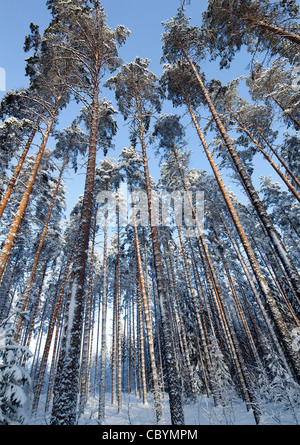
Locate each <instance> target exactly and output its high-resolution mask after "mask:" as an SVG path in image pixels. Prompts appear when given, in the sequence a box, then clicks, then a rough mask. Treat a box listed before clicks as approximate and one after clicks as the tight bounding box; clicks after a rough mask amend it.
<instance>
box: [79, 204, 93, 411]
mask: <svg viewBox="0 0 300 445" xmlns="http://www.w3.org/2000/svg"><path fill="white" fill-rule="evenodd" d="M96 224H97V206H96V209H95V215H94V223H93V230H92V232H93V233H92V245H91V252H90V261H89V263H90V272H89V280H88V292H87V294H88V295H87V305H86V311H85V321H84V332H83V345H82V359H81V370H80V373H81V382H80V413H81V414H82V413H83V412H84V408H85V405H86V403H87V400H88V381H89V379H88V377H89V373H88V368H89V366H88V363H89V353H90V347H91V346H90V334H91V330H92V327H91V323H92V320H91V318H92V317H91V310H92V290H93V272H94V252H95V237H96Z"/></svg>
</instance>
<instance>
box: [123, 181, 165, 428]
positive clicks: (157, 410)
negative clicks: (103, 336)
mask: <svg viewBox="0 0 300 445" xmlns="http://www.w3.org/2000/svg"><path fill="white" fill-rule="evenodd" d="M130 193H131V201H132V216H133V226H134V237H135V247H136V256H137V267H138V274H139V281H140V287H141V294H142V303H143V308H144V315H145V321H146V329H147V336H148V346H149V354H150V364H151V372H152V383H153V393H154V406H155V413H156V421H157V422H159V421H160V420H161V417H162V405H161V401H160V390H159V381H158V374H157V368H156V362H155V353H154V339H153V328H152V320H151V315H150V312H149V304H148V301H147V293H146V286H145V281H144V275H143V270H142V258H141V251H140V242H139V236H138V228H137V223H136V213H135V208H134V202H133V197H132V196H133V190H132V186H131V185H130ZM146 267H147V264H146Z"/></svg>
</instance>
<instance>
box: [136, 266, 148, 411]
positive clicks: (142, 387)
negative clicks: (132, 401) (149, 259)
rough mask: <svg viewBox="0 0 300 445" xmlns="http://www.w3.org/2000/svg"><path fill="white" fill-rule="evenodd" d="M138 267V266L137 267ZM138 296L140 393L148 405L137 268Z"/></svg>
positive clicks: (137, 284) (138, 283)
mask: <svg viewBox="0 0 300 445" xmlns="http://www.w3.org/2000/svg"><path fill="white" fill-rule="evenodd" d="M137 267H138V266H137ZM136 296H137V315H138V319H137V329H138V346H139V351H140V354H139V357H140V360H139V361H140V376H141V382H140V393H141V394H142V399H143V404H145V403H147V383H146V369H145V347H144V329H143V314H142V301H141V300H142V298H141V285H140V281H139V271H138V268H137V277H136Z"/></svg>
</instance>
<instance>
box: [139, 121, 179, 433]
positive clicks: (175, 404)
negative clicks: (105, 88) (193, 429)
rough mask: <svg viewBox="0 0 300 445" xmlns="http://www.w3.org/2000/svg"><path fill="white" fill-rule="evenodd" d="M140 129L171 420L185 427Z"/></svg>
mask: <svg viewBox="0 0 300 445" xmlns="http://www.w3.org/2000/svg"><path fill="white" fill-rule="evenodd" d="M139 129H140V141H141V145H142V153H143V163H144V173H145V182H146V187H147V197H148V213H149V219H150V227H151V238H152V244H153V254H154V265H155V271H156V280H157V291H158V296H159V302H160V309H161V318H162V328H163V347H164V359H165V366H166V375H167V381H168V391H169V397H170V411H171V419H172V423H173V424H174V425H183V424H184V414H183V410H182V400H181V387H180V382H179V379H178V368H177V363H176V361H175V354H174V344H173V337H172V336H173V334H172V326H171V322H170V321H171V318H170V314H169V305H168V298H167V294H166V287H165V280H164V274H163V267H162V260H161V253H160V246H159V238H158V231H157V226H156V224H155V215H154V213H153V202H152V190H151V183H150V175H149V167H148V158H147V151H146V145H145V139H144V128H143V125H142V120H141V119H140V120H139Z"/></svg>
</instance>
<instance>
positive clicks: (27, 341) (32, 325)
mask: <svg viewBox="0 0 300 445" xmlns="http://www.w3.org/2000/svg"><path fill="white" fill-rule="evenodd" d="M47 267H48V261H46V263H45V265H44V268H43V271H42V276H41V282H40V287H39V292H38V295H37V298H36V301H35V305H34V311H33V314H32V319H31V324H30V327H29V332H28V335H26V346H27V348H29V345H30V341H31V337H32V333H33V328H34V322H35V318H36V315H37V312H38V307H39V303H40V299H41V294H42V290H43V286H44V281H45V276H46V271H47ZM24 344H25V341H24Z"/></svg>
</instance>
